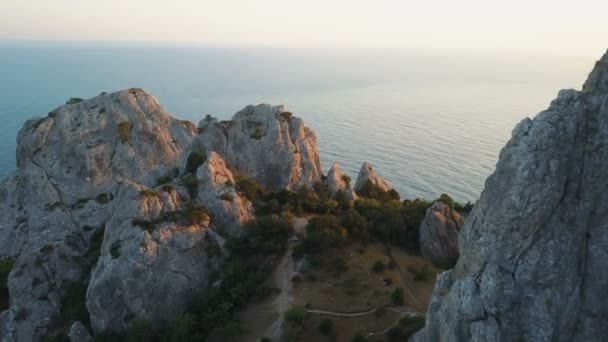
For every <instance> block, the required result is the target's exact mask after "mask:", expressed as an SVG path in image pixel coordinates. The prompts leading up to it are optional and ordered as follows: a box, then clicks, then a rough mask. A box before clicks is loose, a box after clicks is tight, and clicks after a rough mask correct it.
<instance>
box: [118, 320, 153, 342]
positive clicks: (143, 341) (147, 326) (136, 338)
mask: <svg viewBox="0 0 608 342" xmlns="http://www.w3.org/2000/svg"><path fill="white" fill-rule="evenodd" d="M153 337H154V332H153V330H152V323H150V321H148V320H140V319H138V320H135V321H133V322H132V323H131V328H130V329H129V332H128V333H127V336H126V338H125V342H148V341H151V340H152V338H153Z"/></svg>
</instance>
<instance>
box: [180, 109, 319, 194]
mask: <svg viewBox="0 0 608 342" xmlns="http://www.w3.org/2000/svg"><path fill="white" fill-rule="evenodd" d="M198 131H199V134H198V136H197V137H196V138H195V139H194V141H193V143H192V149H193V150H198V151H199V152H201V153H203V154H207V153H209V152H211V151H214V152H216V153H218V154H219V155H220V156H221V157H222V158H223V159H224V160H225V161H226V163H227V164H228V166H229V167H230V168H231V169H232V170H234V171H237V172H241V173H245V174H247V175H249V176H251V177H253V178H255V179H256V180H258V181H259V182H260V183H261V184H262V185H264V186H265V187H267V188H269V189H273V190H281V189H288V190H293V189H297V188H298V187H300V186H302V185H307V186H311V185H312V184H313V183H314V182H316V181H320V180H321V175H322V171H321V161H320V157H319V149H318V147H317V138H316V135H315V133H314V132H313V131H312V130H311V129H309V128H308V127H305V126H304V122H303V121H302V119H300V118H298V117H296V116H293V115H292V114H291V113H290V112H286V111H285V109H284V108H283V106H277V107H272V106H270V105H267V104H263V105H258V106H247V107H245V108H244V109H243V110H241V111H240V112H238V113H236V114H235V115H234V117H233V118H232V120H231V121H228V122H218V121H217V119H214V118H212V117H206V118H205V119H204V120H202V121H201V122H200V123H199V129H198Z"/></svg>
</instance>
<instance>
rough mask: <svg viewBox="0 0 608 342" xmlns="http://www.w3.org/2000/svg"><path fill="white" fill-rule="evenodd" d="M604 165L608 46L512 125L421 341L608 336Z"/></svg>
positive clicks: (607, 153)
mask: <svg viewBox="0 0 608 342" xmlns="http://www.w3.org/2000/svg"><path fill="white" fill-rule="evenodd" d="M607 164H608V53H607V54H606V55H605V56H604V57H603V58H602V59H601V60H600V61H599V62H598V63H597V65H596V66H595V68H594V69H593V71H592V73H591V75H590V76H589V79H588V80H587V82H586V83H585V85H584V86H583V89H582V91H575V90H562V91H560V92H559V95H558V97H557V99H555V100H554V101H553V102H552V103H551V105H550V107H549V108H548V109H547V110H545V111H544V112H541V113H540V114H538V115H537V116H536V117H535V118H534V119H524V120H523V121H522V122H521V123H519V124H518V125H517V127H516V128H515V129H514V131H513V135H512V137H511V140H510V141H509V142H508V143H507V145H506V146H505V147H504V148H503V150H502V152H501V153H500V159H499V161H498V164H497V165H496V171H495V172H494V174H493V175H491V176H490V177H489V178H488V180H487V181H486V185H485V189H484V191H483V193H482V195H481V198H480V200H479V201H478V203H477V204H476V205H475V208H474V209H473V211H472V213H471V214H470V216H468V217H467V220H466V223H465V225H464V227H463V228H462V229H461V232H460V240H459V249H460V258H459V260H458V263H457V264H456V266H455V267H454V269H452V270H450V271H447V272H445V273H443V274H441V275H440V276H439V277H438V280H437V284H436V286H435V291H434V294H433V298H432V300H431V304H430V306H429V308H428V312H427V321H426V326H425V328H424V329H423V330H422V331H421V332H419V333H418V334H417V335H415V337H414V338H413V341H468V340H471V341H603V340H605V328H606V327H607V326H608V297H606V295H605V294H606V290H607V289H608V287H607V284H608V261H607V260H608V206H606V203H608V191H606V189H608V177H606V167H607Z"/></svg>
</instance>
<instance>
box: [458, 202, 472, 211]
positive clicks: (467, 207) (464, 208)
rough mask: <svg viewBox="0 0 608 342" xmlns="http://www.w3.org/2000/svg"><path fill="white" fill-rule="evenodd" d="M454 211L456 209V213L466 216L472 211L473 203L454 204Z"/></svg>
mask: <svg viewBox="0 0 608 342" xmlns="http://www.w3.org/2000/svg"><path fill="white" fill-rule="evenodd" d="M454 209H456V211H458V212H461V213H464V214H468V213H470V212H471V210H473V203H471V202H470V201H469V202H467V203H465V204H461V203H454Z"/></svg>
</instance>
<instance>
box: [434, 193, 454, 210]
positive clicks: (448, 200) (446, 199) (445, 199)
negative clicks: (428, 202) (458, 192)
mask: <svg viewBox="0 0 608 342" xmlns="http://www.w3.org/2000/svg"><path fill="white" fill-rule="evenodd" d="M438 201H439V202H441V203H443V204H445V205H447V206H448V207H450V208H454V200H453V199H452V197H450V196H448V195H447V194H441V196H439V199H438Z"/></svg>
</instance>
